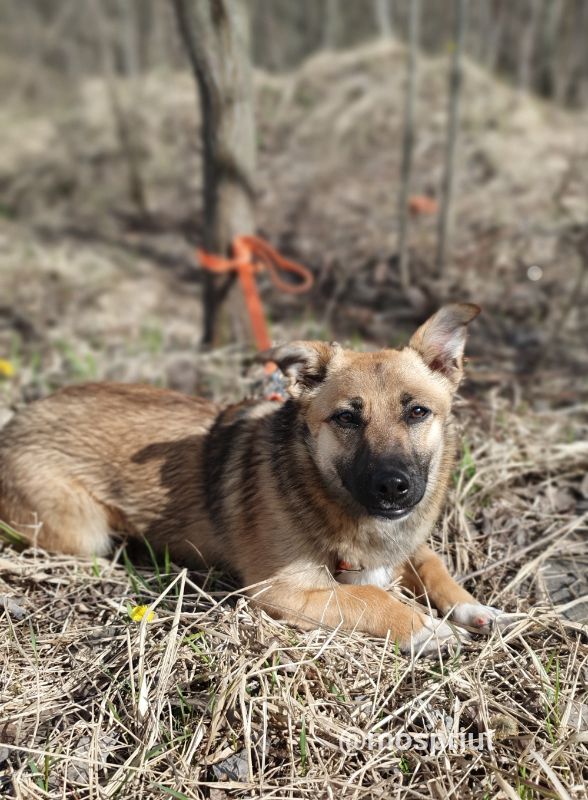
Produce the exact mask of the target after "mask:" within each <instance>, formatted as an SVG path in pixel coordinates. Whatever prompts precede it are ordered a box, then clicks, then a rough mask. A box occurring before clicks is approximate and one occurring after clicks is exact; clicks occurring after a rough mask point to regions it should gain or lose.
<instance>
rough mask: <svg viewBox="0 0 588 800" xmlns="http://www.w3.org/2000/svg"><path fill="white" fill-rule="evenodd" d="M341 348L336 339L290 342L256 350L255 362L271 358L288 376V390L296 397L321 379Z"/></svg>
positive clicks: (324, 376) (316, 384)
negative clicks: (330, 340) (329, 341)
mask: <svg viewBox="0 0 588 800" xmlns="http://www.w3.org/2000/svg"><path fill="white" fill-rule="evenodd" d="M340 350H341V346H340V345H339V344H337V342H331V343H330V344H329V343H328V342H290V343H289V344H282V345H278V346H277V347H272V348H271V350H266V351H265V352H263V353H258V354H257V356H256V359H255V360H256V361H273V362H274V363H276V364H277V365H278V367H279V368H280V369H281V370H282V372H283V373H284V375H286V376H287V377H288V378H290V386H289V388H288V392H289V394H290V395H291V396H292V397H299V396H300V395H301V394H302V393H303V392H305V391H309V390H311V389H314V388H315V387H316V386H318V384H319V383H321V382H322V381H324V379H325V378H326V375H327V369H328V366H329V363H330V362H331V359H332V358H333V356H334V355H335V353H337V352H339V351H340Z"/></svg>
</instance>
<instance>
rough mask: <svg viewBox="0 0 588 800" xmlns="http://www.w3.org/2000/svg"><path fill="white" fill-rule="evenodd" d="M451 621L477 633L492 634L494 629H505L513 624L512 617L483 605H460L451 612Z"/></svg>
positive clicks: (492, 607) (497, 609)
mask: <svg viewBox="0 0 588 800" xmlns="http://www.w3.org/2000/svg"><path fill="white" fill-rule="evenodd" d="M451 620H452V622H455V623H456V624H457V625H465V627H466V628H472V629H473V630H474V631H475V632H476V633H490V632H491V631H492V629H493V628H494V627H499V628H505V627H506V626H507V625H510V624H511V623H512V616H511V615H510V614H505V613H504V611H501V610H500V609H499V608H494V606H484V605H482V604H481V603H459V604H458V605H456V606H455V608H454V609H453V611H452V612H451Z"/></svg>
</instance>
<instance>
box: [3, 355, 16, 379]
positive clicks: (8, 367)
mask: <svg viewBox="0 0 588 800" xmlns="http://www.w3.org/2000/svg"><path fill="white" fill-rule="evenodd" d="M13 375H14V366H13V365H12V364H11V363H10V361H5V360H4V359H3V358H0V376H1V377H3V378H12V376H13Z"/></svg>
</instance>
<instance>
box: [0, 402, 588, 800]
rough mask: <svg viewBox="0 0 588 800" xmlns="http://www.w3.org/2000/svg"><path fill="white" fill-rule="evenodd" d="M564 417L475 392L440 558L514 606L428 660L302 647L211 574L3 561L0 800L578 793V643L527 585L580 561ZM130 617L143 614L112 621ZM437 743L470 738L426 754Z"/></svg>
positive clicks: (582, 696)
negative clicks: (481, 632)
mask: <svg viewBox="0 0 588 800" xmlns="http://www.w3.org/2000/svg"><path fill="white" fill-rule="evenodd" d="M466 411H467V409H463V410H462V416H463V414H464V413H465V412H466ZM580 412H581V409H580V410H579V412H578V413H574V412H570V411H569V410H568V411H565V412H560V413H558V412H553V411H552V412H546V413H544V414H542V415H534V414H531V413H527V414H525V415H522V414H520V413H517V412H515V411H514V410H512V409H511V408H510V407H509V405H508V404H507V402H506V401H505V400H504V399H503V398H500V397H497V396H495V395H492V393H490V394H489V395H487V396H486V399H485V400H484V401H476V402H475V403H474V404H473V406H472V407H470V410H469V411H468V412H467V413H468V415H469V416H470V417H471V419H470V420H469V421H467V424H466V429H467V439H466V441H467V445H466V447H465V448H464V455H463V458H462V461H461V464H460V466H459V469H458V470H457V472H456V476H455V485H454V488H453V490H452V497H451V501H450V503H449V504H448V509H447V512H446V514H445V516H444V518H443V521H442V524H441V525H440V527H439V531H438V539H439V542H438V546H439V547H440V548H441V549H442V550H443V551H444V552H445V554H446V556H447V558H448V560H449V561H450V562H451V563H452V565H453V567H454V568H455V569H456V570H458V571H459V572H460V573H461V574H462V575H465V577H466V581H467V585H468V586H469V587H470V588H472V587H474V588H475V592H476V594H477V595H478V596H479V597H480V598H482V599H484V601H485V602H489V603H493V604H498V605H501V606H503V607H504V608H506V609H507V610H509V611H517V610H518V611H520V612H526V611H528V612H529V613H528V614H522V615H521V618H520V621H518V622H517V623H515V625H514V627H513V628H512V629H510V630H509V631H508V632H506V633H503V634H500V633H499V632H496V633H495V634H494V635H493V636H492V637H491V638H490V639H475V640H471V641H469V642H464V643H462V645H461V648H460V650H459V651H458V652H457V653H453V654H451V655H449V656H446V657H445V658H444V659H443V660H441V659H439V658H437V659H433V660H428V661H417V662H411V661H410V660H408V659H406V658H404V657H403V656H401V655H399V654H398V652H397V650H396V648H395V646H394V643H393V642H391V641H378V640H371V639H366V638H365V637H364V636H360V635H356V634H347V633H344V632H341V631H339V632H332V631H317V632H315V633H310V634H302V633H300V632H298V631H296V630H294V629H292V628H288V627H286V626H284V625H282V624H280V623H278V622H275V621H272V620H270V619H269V618H268V617H265V616H263V615H262V614H260V613H258V612H257V611H252V610H251V609H250V608H249V607H248V605H247V602H246V601H245V600H244V599H243V598H242V597H241V596H240V595H239V593H238V592H234V591H232V588H233V587H231V585H230V584H229V585H227V584H226V583H223V581H224V580H225V579H224V578H223V577H222V576H220V575H219V574H212V573H211V574H206V575H205V574H187V573H186V572H185V571H181V570H179V569H178V570H176V569H175V568H173V567H170V565H165V564H164V565H161V564H160V565H159V566H157V567H156V566H155V564H151V565H148V566H147V567H144V568H137V567H134V566H133V565H132V564H131V562H130V561H129V560H128V559H127V558H126V555H125V553H124V551H122V550H119V551H117V553H116V554H115V556H114V558H113V559H112V560H111V561H107V560H98V561H95V562H91V561H83V560H80V559H71V558H68V557H60V556H48V555H46V554H45V553H42V552H39V551H34V550H28V551H25V552H20V553H19V552H17V551H16V550H14V549H12V548H6V549H5V550H4V552H3V553H2V554H1V556H0V572H1V573H2V575H3V577H2V579H0V594H2V595H3V596H4V597H8V598H10V599H9V600H7V601H6V602H7V606H6V610H5V611H4V613H3V614H2V613H1V612H0V625H1V626H2V634H3V635H2V641H3V645H2V671H1V675H0V687H1V688H0V692H1V703H2V727H1V741H2V745H1V747H0V758H1V760H2V763H1V764H0V775H1V776H2V777H1V778H0V781H2V782H3V783H2V784H1V785H2V787H3V790H4V792H5V793H6V794H8V795H10V796H15V797H19V798H21V797H22V798H43V797H64V798H65V797H67V798H86V797H87V798H90V797H92V798H106V797H108V798H110V797H119V798H130V797H145V798H147V797H167V796H169V797H175V798H184V797H188V798H196V797H198V798H199V797H211V798H216V799H217V800H218V798H221V797H228V796H232V797H258V796H262V797H316V796H317V795H318V796H320V797H325V798H327V797H334V796H344V797H380V796H381V797H392V796H402V797H408V798H410V797H415V798H416V797H439V798H444V797H455V798H467V797H476V798H480V797H488V798H491V797H519V798H542V797H560V798H567V797H584V796H585V788H584V783H583V780H584V777H585V770H586V763H587V756H588V752H587V749H588V748H587V746H588V730H587V728H588V719H587V717H588V698H587V697H586V687H587V681H588V645H587V637H586V628H585V626H582V625H581V624H580V623H578V622H575V621H573V620H572V619H568V618H567V617H566V616H564V615H563V614H562V613H560V612H561V611H562V610H564V611H565V610H566V609H565V608H564V609H561V608H560V609H557V608H554V607H553V605H552V604H551V603H550V601H549V596H548V593H547V592H546V586H545V581H544V579H543V577H542V575H543V573H542V567H543V565H544V564H545V562H546V561H547V559H549V558H553V557H556V556H557V557H560V558H568V559H569V558H576V559H579V560H581V559H584V563H585V559H586V557H587V555H588V548H587V547H586V540H585V538H584V539H582V538H581V536H582V535H584V537H585V533H586V513H583V509H585V506H586V504H585V497H584V498H583V492H584V493H585V489H586V487H585V485H584V486H583V485H582V480H583V477H584V474H585V472H586V465H587V463H588V445H587V444H586V437H585V433H586V426H585V425H582V424H581V421H580V417H581V413H580ZM474 416H475V418H474ZM584 484H585V481H584ZM468 575H469V576H470V577H468ZM140 604H150V605H151V607H152V608H153V609H154V610H155V615H156V616H155V619H154V620H153V621H151V622H148V621H147V618H146V617H145V618H144V621H143V622H140V623H137V622H134V621H133V620H132V619H131V617H130V614H129V611H130V609H131V608H133V607H134V606H136V605H140ZM568 605H569V604H568ZM572 605H573V606H574V607H577V606H578V603H577V602H576V603H575V604H574V603H572ZM567 610H568V611H569V610H570V609H569V607H568V608H567ZM451 726H453V728H451ZM452 731H453V733H454V734H455V733H457V732H458V731H459V732H467V733H468V734H470V739H469V740H468V739H467V737H466V740H453V741H452V740H451V738H450V739H449V741H448V742H447V741H446V744H445V747H444V746H443V737H444V736H445V737H447V736H450V735H451V732H452ZM399 734H400V738H399V739H397V738H396V737H397V735H399ZM485 735H486V736H487V737H490V739H491V741H492V748H489V747H488V746H487V738H484V736H485ZM409 736H410V737H412V742H411V744H410V746H409V747H408V748H407V749H403V748H404V747H407V745H408V737H409ZM432 737H433V738H432ZM435 737H436V738H435ZM480 737H481V738H480ZM434 742H436V751H435V752H430V750H429V751H426V750H425V749H424V748H425V745H427V746H430V745H431V744H432V743H434ZM478 747H479V748H480V749H478Z"/></svg>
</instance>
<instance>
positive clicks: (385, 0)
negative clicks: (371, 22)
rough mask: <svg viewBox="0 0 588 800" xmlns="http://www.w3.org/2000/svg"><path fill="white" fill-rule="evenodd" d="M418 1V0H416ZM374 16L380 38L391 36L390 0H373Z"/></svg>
mask: <svg viewBox="0 0 588 800" xmlns="http://www.w3.org/2000/svg"><path fill="white" fill-rule="evenodd" d="M417 2H418V0H417ZM373 3H374V18H375V21H376V28H377V29H378V35H379V36H380V37H381V38H382V39H389V38H390V37H391V36H392V32H393V30H392V12H391V9H390V0H373Z"/></svg>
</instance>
